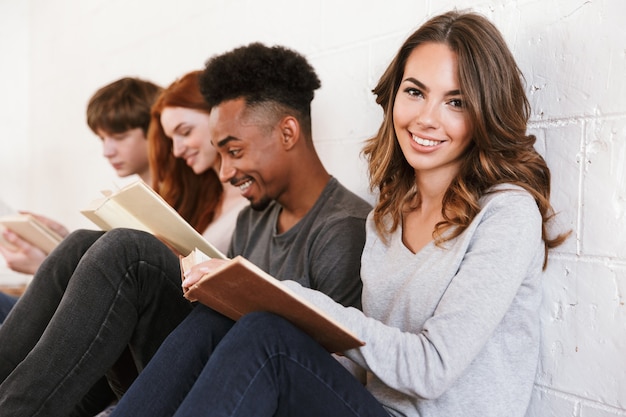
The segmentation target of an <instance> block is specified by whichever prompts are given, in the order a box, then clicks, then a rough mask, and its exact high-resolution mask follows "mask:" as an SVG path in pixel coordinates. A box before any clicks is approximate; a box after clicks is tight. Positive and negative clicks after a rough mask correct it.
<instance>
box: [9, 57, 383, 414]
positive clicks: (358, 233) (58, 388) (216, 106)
mask: <svg viewBox="0 0 626 417" xmlns="http://www.w3.org/2000/svg"><path fill="white" fill-rule="evenodd" d="M201 85H202V90H203V95H204V96H205V98H206V100H207V101H208V102H209V103H210V105H211V107H212V110H211V115H210V128H211V134H212V137H211V138H207V140H209V139H210V140H211V141H212V143H213V144H214V145H215V146H216V148H217V149H218V150H219V153H220V155H221V157H222V166H221V171H220V177H221V180H222V181H229V182H230V183H231V184H233V185H235V186H237V187H239V189H240V190H241V193H242V195H243V196H244V197H246V198H248V199H249V200H250V207H248V208H245V209H244V210H243V211H242V212H241V213H240V215H239V218H238V221H237V225H236V229H235V233H234V236H233V238H232V242H231V246H230V249H229V251H228V256H229V257H234V256H235V255H242V256H244V257H246V258H247V259H249V260H251V261H252V262H254V263H255V264H257V265H258V266H259V267H261V268H262V269H263V270H265V271H267V272H269V273H270V274H272V275H274V276H275V277H276V278H278V279H294V280H297V281H298V282H300V283H301V284H302V285H304V286H307V287H311V288H316V289H318V290H320V291H323V292H325V293H327V294H329V295H330V296H331V297H332V298H333V299H335V300H336V301H338V302H340V303H342V304H344V305H352V306H360V293H361V281H360V276H359V270H360V256H361V251H362V249H363V245H364V242H365V218H366V216H367V213H368V212H369V211H370V209H371V208H370V206H369V205H368V204H367V203H366V202H365V201H363V200H362V199H360V198H359V197H357V196H356V195H355V194H353V193H351V192H350V191H348V190H347V189H346V188H344V187H343V186H341V185H340V184H339V183H338V181H337V180H336V179H335V178H333V177H332V176H330V175H329V174H328V173H327V172H326V170H325V169H324V167H323V165H322V163H321V162H320V160H319V158H318V156H317V153H316V151H315V148H314V146H313V140H312V137H311V120H310V103H311V100H312V99H313V96H314V91H315V90H316V89H317V88H319V86H320V82H319V79H318V78H317V76H316V74H315V71H314V70H313V68H312V67H311V66H310V65H309V63H308V62H307V61H306V59H305V58H304V57H303V56H301V55H300V54H298V53H296V52H294V51H291V50H289V49H286V48H282V47H271V48H270V47H266V46H263V45H261V44H251V45H248V46H245V47H242V48H237V49H235V50H233V51H231V52H228V53H225V54H222V55H219V56H216V57H214V58H212V59H210V60H209V61H208V62H207V65H206V68H205V71H204V73H203V75H202V77H201ZM64 245H65V251H64V257H63V259H62V260H59V265H55V263H54V262H53V260H54V257H52V258H53V260H51V261H48V262H47V263H46V264H44V266H43V267H44V268H45V269H44V271H48V272H49V274H50V275H51V277H50V280H52V281H51V282H55V281H57V280H61V281H62V280H63V279H65V280H66V281H67V277H65V278H63V277H62V276H63V275H66V274H69V283H68V284H67V289H66V290H65V295H64V296H63V300H62V302H61V303H60V304H59V308H58V309H57V311H56V313H55V315H54V316H53V317H52V319H51V320H50V322H49V323H43V324H42V327H45V332H44V331H43V330H44V329H43V328H42V332H43V336H42V337H41V339H39V340H38V341H37V340H35V341H34V342H33V347H32V349H31V350H30V352H28V356H25V357H24V358H21V359H20V358H17V359H16V358H8V357H2V356H1V355H0V379H4V382H3V384H2V386H1V387H5V386H10V387H14V388H11V391H12V393H11V394H9V395H8V397H11V398H8V399H7V400H6V401H5V402H2V400H1V399H0V416H5V415H6V416H9V415H21V416H35V415H45V416H65V415H70V413H71V412H72V409H73V407H74V405H75V404H76V403H77V402H78V401H79V400H80V399H81V397H82V396H83V395H84V394H85V392H86V389H87V388H88V387H89V386H90V385H92V384H93V383H94V382H95V381H96V380H98V378H99V377H101V376H102V375H103V374H105V373H106V372H107V371H109V372H110V369H111V368H112V366H113V365H114V363H115V362H116V360H117V358H118V357H119V355H120V353H121V352H122V351H123V350H124V349H125V348H126V347H127V346H128V347H129V348H130V351H131V352H132V354H133V357H134V361H135V365H136V366H137V368H138V370H140V371H141V370H142V369H143V367H144V366H145V365H146V364H147V363H148V361H149V360H150V359H151V358H152V356H153V355H154V353H155V352H156V351H157V349H158V347H159V346H160V345H161V343H162V342H163V340H164V339H165V337H166V336H167V335H168V334H169V333H170V331H171V330H172V329H174V328H175V327H176V325H178V324H179V323H180V322H181V321H183V319H185V317H188V320H186V321H185V322H184V325H181V326H180V327H179V329H180V331H178V330H177V331H176V333H174V334H172V336H171V340H172V341H173V343H174V345H176V344H178V343H183V344H185V343H187V342H188V343H190V344H193V343H195V341H196V340H195V339H196V338H197V340H198V341H201V342H202V343H205V341H206V338H212V339H213V340H215V343H217V341H218V340H219V339H220V338H221V337H222V336H223V335H224V334H225V333H226V332H227V331H228V329H229V328H230V327H231V326H232V325H233V322H232V321H230V320H229V319H226V318H225V317H223V316H220V315H219V314H217V313H215V312H213V311H211V310H210V309H208V308H206V307H203V306H200V305H198V306H195V307H194V306H193V305H192V304H191V303H189V302H188V301H187V300H186V299H185V298H183V297H182V290H181V285H180V272H179V266H178V259H177V257H176V256H175V255H174V254H173V253H172V252H171V250H170V249H169V248H168V247H167V246H166V245H164V244H163V243H161V242H160V241H159V240H158V239H156V238H155V237H154V236H152V235H150V234H147V233H144V232H140V231H135V230H129V229H118V230H113V231H111V232H108V233H106V234H105V235H104V236H103V237H101V238H100V239H99V240H98V241H97V243H96V244H94V245H92V247H91V248H90V249H89V252H88V253H86V254H85V252H84V250H83V248H81V247H79V245H74V246H75V247H74V246H72V238H71V236H70V237H69V238H68V239H66V240H65V241H64ZM72 259H75V261H72ZM78 260H80V263H78ZM200 269H201V268H200ZM195 271H196V272H198V271H197V269H196V270H195ZM190 279H191V280H193V279H194V276H193V274H192V275H191V276H189V277H187V279H186V281H185V283H184V285H187V284H188V280H190ZM40 281H42V282H46V281H48V280H40ZM189 312H192V313H193V314H192V315H191V316H188V314H189ZM196 312H197V313H196ZM46 324H47V326H46ZM77 329H78V330H79V331H77ZM68 335H71V337H68ZM21 336H22V335H15V337H16V338H18V339H19V338H20V337H21ZM13 342H14V340H12V341H11V343H13ZM176 349H177V348H176ZM163 352H164V353H163V354H164V355H169V360H170V361H171V362H170V363H171V365H172V367H173V368H174V369H176V368H179V367H192V368H193V367H196V366H199V364H200V363H202V362H203V361H205V359H204V357H203V355H204V356H206V355H208V352H204V353H203V354H201V355H200V356H198V357H189V356H186V355H179V354H178V353H177V352H174V353H173V354H171V355H170V351H168V350H164V351H163ZM198 369H200V368H198ZM7 370H8V372H7ZM157 371H158V369H157ZM42 372H43V375H45V378H43V379H40V376H41V375H42ZM2 373H4V374H2ZM184 374H186V372H181V375H184ZM109 375H110V374H109ZM7 376H8V378H7ZM175 377H176V376H175V375H174V374H172V375H168V376H166V378H168V379H172V378H175ZM15 387H28V389H27V390H19V389H17V388H15ZM154 388H157V387H154ZM0 391H1V390H0ZM7 391H8V390H7ZM0 395H4V394H2V392H0ZM164 400H165V399H164ZM165 401H166V402H167V400H165ZM156 410H158V412H157V411H156ZM74 411H76V410H74ZM162 412H167V411H165V410H164V409H161V408H159V407H158V406H157V405H156V404H155V412H154V413H152V414H151V413H149V414H151V415H158V413H162ZM71 415H78V414H76V413H74V414H71ZM123 415H134V413H133V412H130V413H124V414H123Z"/></svg>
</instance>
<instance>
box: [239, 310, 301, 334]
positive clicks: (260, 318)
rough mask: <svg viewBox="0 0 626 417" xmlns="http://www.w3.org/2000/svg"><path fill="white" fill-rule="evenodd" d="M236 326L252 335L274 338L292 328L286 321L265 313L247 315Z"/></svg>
mask: <svg viewBox="0 0 626 417" xmlns="http://www.w3.org/2000/svg"><path fill="white" fill-rule="evenodd" d="M237 325H238V326H241V327H245V328H246V329H247V330H249V331H251V332H252V334H255V335H265V336H270V335H271V336H276V335H277V334H282V333H284V332H286V331H290V330H291V329H292V328H293V325H292V324H291V323H290V322H289V321H288V320H286V319H284V318H283V317H281V316H278V315H276V314H274V313H269V312H267V311H256V312H252V313H248V314H246V315H245V316H243V317H242V318H240V319H239V322H238V323H237Z"/></svg>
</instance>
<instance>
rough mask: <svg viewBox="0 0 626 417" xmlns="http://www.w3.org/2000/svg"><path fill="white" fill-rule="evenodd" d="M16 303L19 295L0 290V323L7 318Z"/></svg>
mask: <svg viewBox="0 0 626 417" xmlns="http://www.w3.org/2000/svg"><path fill="white" fill-rule="evenodd" d="M15 303H17V297H13V296H11V295H8V294H5V293H2V292H0V324H2V322H4V320H5V319H6V318H7V315H8V314H9V311H11V309H12V308H13V306H14V305H15Z"/></svg>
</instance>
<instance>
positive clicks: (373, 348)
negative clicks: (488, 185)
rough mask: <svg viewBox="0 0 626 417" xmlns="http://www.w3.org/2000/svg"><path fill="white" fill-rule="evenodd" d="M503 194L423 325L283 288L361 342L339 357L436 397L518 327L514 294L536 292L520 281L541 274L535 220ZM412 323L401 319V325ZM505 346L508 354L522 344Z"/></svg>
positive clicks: (518, 200)
mask: <svg viewBox="0 0 626 417" xmlns="http://www.w3.org/2000/svg"><path fill="white" fill-rule="evenodd" d="M505 194H509V193H502V194H500V195H499V196H498V197H496V198H494V201H493V202H494V204H491V205H490V206H489V207H488V208H487V209H485V210H484V213H482V216H481V219H480V221H479V223H478V224H477V227H476V228H475V230H473V233H471V240H470V242H469V244H468V245H467V249H466V251H465V253H464V255H463V256H462V262H461V263H460V266H459V268H458V270H457V272H456V273H455V275H454V276H453V277H452V279H451V281H450V283H449V285H448V286H447V287H446V289H445V292H444V293H443V295H442V297H441V298H440V299H439V301H438V302H437V303H436V308H435V310H434V312H433V314H432V316H431V317H430V318H428V319H427V320H426V321H425V322H424V323H423V324H422V323H417V324H413V325H411V324H409V323H406V325H405V326H403V327H404V328H402V329H400V328H397V327H392V326H388V325H386V324H385V323H383V322H381V321H378V320H375V319H373V318H368V317H366V316H365V315H364V314H363V313H361V312H360V311H358V310H356V309H351V308H344V307H342V306H340V305H338V304H336V303H334V302H332V301H331V300H330V299H328V297H325V296H324V295H323V294H321V293H318V292H314V291H310V290H307V289H305V288H301V287H299V286H297V285H295V284H294V283H291V282H290V283H288V284H287V285H289V287H290V288H292V289H293V290H294V291H297V292H298V293H299V294H301V295H303V296H305V297H306V298H307V299H309V300H310V301H311V302H313V303H314V304H316V305H318V306H319V307H320V308H322V309H324V310H325V311H326V312H327V313H328V314H330V315H331V316H332V317H334V318H335V319H337V320H338V321H339V322H341V323H342V324H343V325H345V326H346V327H347V328H349V329H351V330H352V331H353V332H354V333H355V334H356V335H357V336H358V337H359V338H361V340H363V341H365V342H366V345H365V346H364V347H362V348H358V349H353V350H350V351H348V352H345V355H346V356H348V357H349V358H351V359H352V360H354V361H355V362H357V363H358V364H359V365H361V366H363V367H365V368H366V369H368V370H370V371H371V372H372V373H374V374H375V375H376V377H377V378H378V379H380V380H381V381H382V382H383V383H384V384H385V385H387V386H389V387H391V388H392V389H394V390H397V391H400V392H402V393H405V394H407V395H410V396H412V397H423V398H436V397H438V396H439V395H441V394H442V393H444V392H445V391H446V390H447V389H448V388H449V387H450V386H451V385H453V384H454V383H455V381H457V379H458V378H459V377H460V376H461V375H463V373H464V372H465V371H466V370H467V368H468V367H470V366H471V364H472V362H473V361H474V360H475V359H476V358H477V357H478V355H479V354H480V353H481V352H482V350H483V348H484V347H485V345H486V344H487V343H488V342H489V340H490V339H491V338H492V337H493V335H494V332H496V331H497V330H496V329H497V328H498V327H499V326H500V325H501V324H502V323H503V322H506V321H507V320H511V321H512V322H513V324H517V323H522V324H523V323H524V321H523V319H519V318H517V317H508V316H507V313H508V312H509V310H510V309H511V306H512V305H513V304H516V303H517V304H519V302H520V301H519V300H516V297H518V296H519V297H521V298H523V297H525V296H528V295H527V294H525V292H529V291H530V292H532V291H536V290H537V289H536V288H532V286H530V287H528V286H526V285H525V284H524V285H523V283H524V280H525V279H526V277H527V276H529V275H531V276H534V275H538V274H539V273H540V271H541V263H542V261H543V244H542V242H541V217H540V215H539V212H538V210H537V207H536V204H535V202H534V200H533V199H532V198H531V197H530V196H528V195H527V194H523V193H515V196H513V197H511V196H508V197H505V198H500V196H504V195H505ZM380 261H381V262H385V260H384V259H381V260H380ZM399 267H401V266H399ZM529 271H530V272H529ZM375 279H381V280H384V279H385V277H375ZM418 291H419V289H418ZM414 292H415V289H413V293H414ZM413 293H411V294H407V295H406V297H405V298H406V299H405V300H404V303H403V304H404V305H403V306H402V309H404V310H406V312H409V311H410V303H411V300H413V299H414V298H415V294H413ZM520 294H521V295H520ZM531 297H534V295H532V296H531ZM396 302H400V303H401V302H402V301H396ZM364 308H367V306H364ZM517 312H519V311H517ZM394 313H397V312H394ZM528 314H531V315H532V314H536V312H529V313H528ZM399 315H401V314H399ZM407 315H409V314H408V313H407ZM505 317H506V319H505ZM533 317H534V316H533ZM410 320H411V317H407V322H408V321H410ZM518 320H522V321H519V322H518ZM532 323H533V324H534V322H532ZM510 342H511V345H512V346H513V349H514V346H516V345H519V343H520V341H518V340H512V341H510Z"/></svg>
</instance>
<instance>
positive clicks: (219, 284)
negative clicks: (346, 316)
mask: <svg viewBox="0 0 626 417" xmlns="http://www.w3.org/2000/svg"><path fill="white" fill-rule="evenodd" d="M191 256H193V255H191ZM189 262H190V261H189V259H187V260H185V259H184V258H181V269H182V270H186V269H187V268H188V264H189ZM192 262H193V261H192ZM185 297H186V298H187V299H189V300H191V301H199V302H201V303H202V304H204V305H206V306H208V307H211V308H212V309H214V310H216V311H218V312H220V313H222V314H224V315H225V316H227V317H229V318H231V319H233V320H238V319H239V318H240V317H241V316H243V315H244V314H246V313H250V312H254V311H268V312H271V313H274V314H278V315H280V316H282V317H284V318H285V319H287V320H289V321H290V322H292V323H293V324H295V325H296V326H298V327H299V328H300V329H301V330H303V331H304V332H305V333H307V334H308V335H309V336H311V337H312V338H313V339H315V340H316V341H317V342H318V343H320V344H321V345H322V346H324V347H325V348H326V349H327V350H328V351H329V352H333V353H334V352H343V351H345V350H348V349H352V348H355V347H359V346H363V345H364V343H363V342H362V341H361V340H359V339H358V338H357V337H356V336H355V335H354V334H353V333H351V332H350V331H349V330H348V329H346V328H345V327H343V326H342V325H341V324H339V323H337V322H336V321H334V320H333V319H332V318H330V317H329V316H328V315H326V314H325V313H324V312H323V311H321V310H319V309H318V308H317V307H315V306H314V305H313V304H311V303H310V302H308V301H307V300H305V299H304V298H302V297H300V296H298V295H297V294H295V293H294V292H293V291H291V290H289V288H287V287H285V286H284V285H282V284H281V283H280V281H278V280H277V279H276V278H274V277H272V276H271V275H269V274H267V273H266V272H264V271H263V270H262V269H260V268H259V267H257V266H256V265H254V264H253V263H252V262H250V261H248V260H246V259H245V258H243V257H241V256H237V257H236V258H234V259H232V260H230V261H228V262H227V263H225V264H223V265H221V266H220V267H219V268H218V269H216V270H215V271H213V272H211V273H210V274H207V275H205V276H204V277H202V278H201V279H200V280H199V281H198V282H197V283H195V284H194V285H193V286H192V287H190V288H189V289H188V290H187V291H186V292H185Z"/></svg>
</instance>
